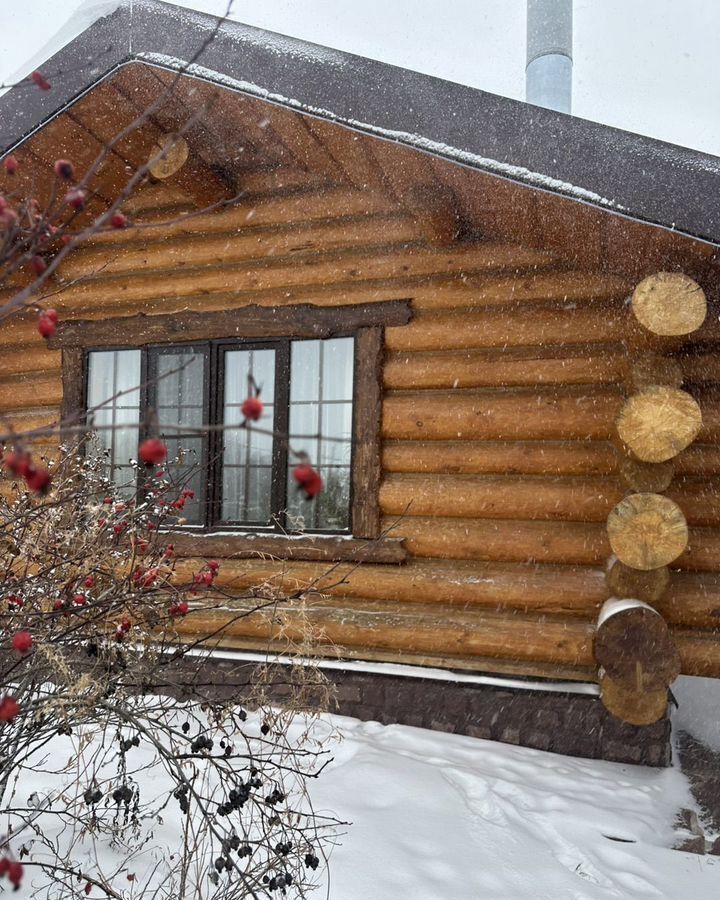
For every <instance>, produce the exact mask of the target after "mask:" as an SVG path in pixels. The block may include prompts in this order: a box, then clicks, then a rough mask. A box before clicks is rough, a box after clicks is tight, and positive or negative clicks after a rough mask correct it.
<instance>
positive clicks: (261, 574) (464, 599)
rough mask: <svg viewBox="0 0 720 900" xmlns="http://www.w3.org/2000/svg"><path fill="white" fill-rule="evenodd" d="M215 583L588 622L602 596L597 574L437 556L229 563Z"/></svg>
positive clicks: (182, 571) (234, 588)
mask: <svg viewBox="0 0 720 900" xmlns="http://www.w3.org/2000/svg"><path fill="white" fill-rule="evenodd" d="M203 562H204V561H203V560H200V559H187V560H179V561H178V570H177V571H178V578H180V579H181V580H182V579H185V580H186V581H187V582H188V583H189V582H190V581H192V577H193V575H194V573H195V572H197V571H198V570H199V569H200V568H201V567H202V565H203ZM217 583H218V584H219V585H220V586H221V587H222V588H223V589H224V590H227V591H230V592H238V591H247V590H251V589H252V588H254V587H257V586H258V585H260V584H265V583H267V584H269V585H271V586H273V587H275V588H277V589H281V590H285V591H296V590H303V589H305V590H309V591H311V592H312V593H318V592H321V593H327V594H329V595H331V596H333V597H355V598H364V599H368V600H388V601H393V602H395V603H400V604H403V603H407V602H422V603H445V604H447V605H450V606H462V607H474V606H478V607H485V608H489V609H497V608H501V607H507V608H512V609H520V610H527V611H535V612H537V613H540V614H545V613H555V614H560V615H571V616H580V617H584V618H587V619H588V620H590V619H592V617H593V616H594V614H595V612H596V611H597V609H598V608H599V606H600V605H601V604H602V602H603V601H604V599H605V597H606V596H607V592H606V590H605V583H604V578H603V573H602V570H600V569H591V568H584V567H579V566H566V565H560V566H534V565H520V564H517V563H508V562H500V563H490V562H480V561H472V562H461V561H456V560H441V559H434V560H423V559H410V560H408V562H407V564H406V565H405V566H400V567H396V566H378V565H372V564H371V563H366V564H363V565H362V566H359V567H358V566H349V565H345V564H340V565H338V566H337V567H333V568H332V569H330V568H329V567H328V566H327V565H320V564H313V563H299V562H292V563H286V564H284V565H282V566H279V565H277V564H273V563H271V562H270V561H260V560H247V561H238V560H233V559H228V560H223V562H222V564H221V566H220V572H219V576H218V580H217Z"/></svg>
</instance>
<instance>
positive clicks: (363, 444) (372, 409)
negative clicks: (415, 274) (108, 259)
mask: <svg viewBox="0 0 720 900" xmlns="http://www.w3.org/2000/svg"><path fill="white" fill-rule="evenodd" d="M411 318H412V309H411V305H410V301H409V300H388V301H379V302H376V303H363V304H353V305H345V306H335V307H320V306H313V305H311V304H298V305H293V306H282V307H270V306H245V307H241V308H239V309H233V310H219V311H212V312H202V313H197V312H183V313H174V314H168V315H158V316H144V315H137V316H131V317H125V318H116V319H102V320H100V319H87V320H74V321H73V320H70V321H65V322H61V323H60V324H59V326H58V329H57V332H56V334H55V335H54V337H52V338H51V339H50V340H49V341H48V345H49V346H50V348H51V349H59V350H61V351H62V383H63V402H62V408H61V417H62V421H63V422H64V423H71V424H77V423H78V422H81V421H82V420H83V417H84V415H85V396H86V374H87V372H86V360H87V354H88V353H89V352H91V351H93V350H103V349H111V348H112V349H115V350H117V349H120V348H127V349H143V348H146V347H148V346H160V345H176V344H192V343H193V342H207V341H224V340H232V339H234V338H237V339H246V340H268V341H271V340H273V339H274V338H277V339H299V340H300V339H303V338H305V339H323V338H329V337H335V336H347V335H349V334H353V335H354V336H355V373H354V375H355V387H354V397H353V461H352V486H351V491H352V503H351V529H350V535H349V536H344V535H342V536H339V535H330V534H317V533H316V534H308V535H303V536H301V537H295V536H292V537H291V536H285V535H276V534H271V533H253V534H248V535H243V534H238V533H237V532H235V533H228V532H227V531H224V532H220V531H214V532H197V531H196V532H193V533H186V532H182V533H174V534H173V544H174V546H175V549H176V552H177V553H179V554H182V555H196V554H199V555H203V556H219V557H233V558H249V557H257V556H264V557H266V556H269V557H273V558H278V559H294V560H310V561H327V562H332V561H350V562H363V561H366V562H384V563H402V562H404V561H405V560H406V559H407V551H406V550H405V547H404V542H403V541H402V539H397V538H390V537H387V536H383V535H382V527H381V513H380V503H379V492H380V481H381V477H382V460H381V452H382V447H381V421H382V370H383V355H384V331H385V328H386V327H388V326H397V325H405V324H407V323H408V322H409V321H410V320H411ZM119 335H121V339H120V340H118V336H119Z"/></svg>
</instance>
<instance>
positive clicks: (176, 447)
mask: <svg viewBox="0 0 720 900" xmlns="http://www.w3.org/2000/svg"><path fill="white" fill-rule="evenodd" d="M165 440H166V443H167V448H168V464H167V465H166V466H164V467H163V470H164V471H165V472H166V477H165V478H164V481H165V483H166V484H167V485H168V488H167V490H166V491H165V492H164V494H163V496H164V497H165V499H166V500H167V501H168V503H172V502H173V501H176V500H177V499H178V498H179V497H180V495H181V493H182V491H183V489H184V488H188V489H189V490H191V491H193V492H194V494H195V496H194V497H192V498H186V499H185V505H184V506H183V507H182V509H179V510H177V511H176V512H177V515H178V516H179V517H180V518H182V519H185V520H186V523H187V524H188V525H200V524H202V523H203V521H204V515H203V510H204V509H205V502H206V498H205V491H206V480H207V476H206V474H205V468H204V460H203V449H204V447H203V445H204V439H203V438H202V437H181V438H178V437H166V439H165ZM175 460H177V461H175Z"/></svg>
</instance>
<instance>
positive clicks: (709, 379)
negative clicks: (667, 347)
mask: <svg viewBox="0 0 720 900" xmlns="http://www.w3.org/2000/svg"><path fill="white" fill-rule="evenodd" d="M678 362H679V364H680V366H681V367H682V371H683V375H684V378H685V381H686V382H687V383H688V384H708V383H709V384H713V383H715V384H718V383H720V354H718V352H717V350H715V351H713V352H712V353H692V354H683V355H680V356H679V357H678Z"/></svg>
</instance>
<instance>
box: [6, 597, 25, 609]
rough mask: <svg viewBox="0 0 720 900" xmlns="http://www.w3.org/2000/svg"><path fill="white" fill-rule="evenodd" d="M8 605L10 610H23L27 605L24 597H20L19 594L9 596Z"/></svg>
mask: <svg viewBox="0 0 720 900" xmlns="http://www.w3.org/2000/svg"><path fill="white" fill-rule="evenodd" d="M6 600H7V605H8V609H9V610H13V609H22V608H23V606H24V605H25V601H24V600H23V598H22V597H18V595H17V594H9V595H8V596H7V597H6Z"/></svg>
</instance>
